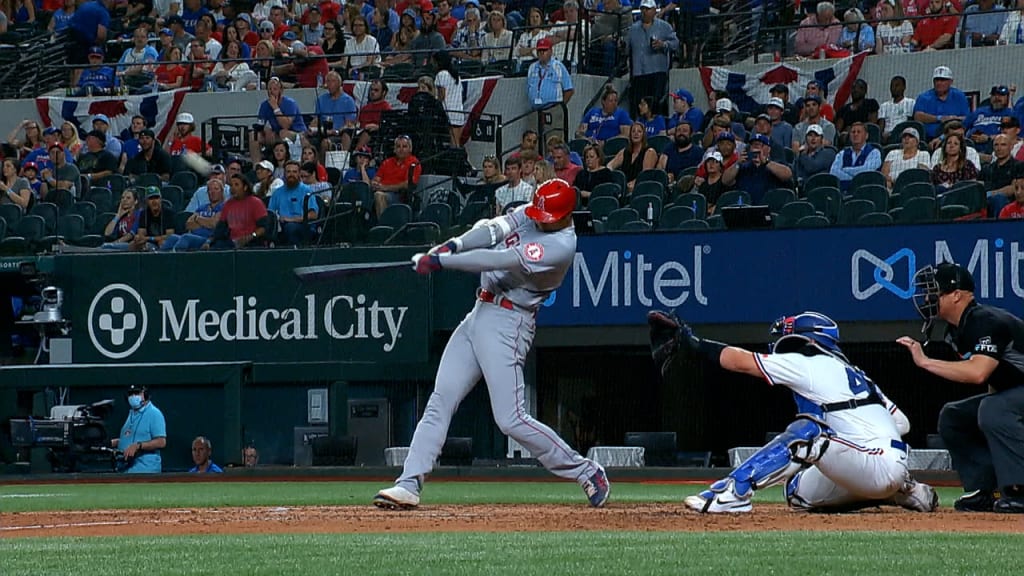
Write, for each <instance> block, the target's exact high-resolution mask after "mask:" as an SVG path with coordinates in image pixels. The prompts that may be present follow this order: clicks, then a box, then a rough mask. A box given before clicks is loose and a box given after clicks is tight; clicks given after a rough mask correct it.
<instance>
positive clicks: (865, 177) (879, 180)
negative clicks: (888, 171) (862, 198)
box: [847, 172, 886, 195]
mask: <svg viewBox="0 0 1024 576" xmlns="http://www.w3.org/2000/svg"><path fill="white" fill-rule="evenodd" d="M869 184H870V185H875V186H881V187H883V188H885V186H886V183H885V174H882V173H881V172H861V173H860V174H857V175H856V176H854V177H853V180H851V181H850V188H849V189H848V191H847V194H850V195H854V194H856V193H857V189H858V188H860V187H861V186H867V185H869Z"/></svg>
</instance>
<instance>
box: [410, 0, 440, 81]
mask: <svg viewBox="0 0 1024 576" xmlns="http://www.w3.org/2000/svg"><path fill="white" fill-rule="evenodd" d="M421 20H422V21H421V23H420V33H419V35H418V36H416V37H415V38H413V40H412V42H411V43H410V44H409V49H410V50H420V51H421V52H418V53H416V54H413V55H412V60H413V62H414V63H415V64H416V66H418V67H424V66H426V65H427V63H429V62H430V55H431V54H433V53H434V52H438V51H440V50H444V49H445V48H447V47H448V44H447V43H446V42H445V41H444V36H441V33H440V32H438V31H437V11H435V10H428V11H426V12H424V13H423V14H422V16H421Z"/></svg>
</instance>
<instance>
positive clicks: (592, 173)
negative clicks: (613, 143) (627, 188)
mask: <svg viewBox="0 0 1024 576" xmlns="http://www.w3.org/2000/svg"><path fill="white" fill-rule="evenodd" d="M608 182H615V175H614V174H612V171H611V170H609V169H608V167H607V166H605V162H604V155H603V154H602V153H601V147H600V146H597V145H595V144H587V147H586V148H584V149H583V170H580V171H579V172H578V173H577V174H576V179H575V180H574V181H573V185H574V186H576V188H577V189H578V190H579V191H580V196H581V197H582V198H583V199H584V200H588V199H589V198H590V193H591V192H593V190H594V188H597V187H598V186H599V185H601V184H605V183H608Z"/></svg>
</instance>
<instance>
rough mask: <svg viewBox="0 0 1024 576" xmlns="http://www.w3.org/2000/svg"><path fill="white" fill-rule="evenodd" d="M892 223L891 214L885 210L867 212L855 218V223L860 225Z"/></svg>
mask: <svg viewBox="0 0 1024 576" xmlns="http://www.w3.org/2000/svg"><path fill="white" fill-rule="evenodd" d="M892 223H893V220H892V216H889V215H888V214H887V213H885V212H869V213H867V214H864V215H863V216H861V217H860V218H859V219H858V220H857V224H858V225H860V226H882V225H886V224H892Z"/></svg>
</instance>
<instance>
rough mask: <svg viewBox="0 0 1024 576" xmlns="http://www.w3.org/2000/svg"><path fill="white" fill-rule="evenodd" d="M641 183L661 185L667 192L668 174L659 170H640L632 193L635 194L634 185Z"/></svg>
mask: <svg viewBox="0 0 1024 576" xmlns="http://www.w3.org/2000/svg"><path fill="white" fill-rule="evenodd" d="M641 182H658V183H659V184H661V187H662V188H663V189H665V190H668V172H665V171H664V170H662V169H660V168H652V169H650V170H641V171H640V173H639V174H637V175H636V184H634V185H633V186H634V193H635V192H636V190H635V188H636V185H638V184H640V183H641Z"/></svg>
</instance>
